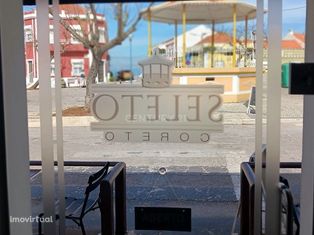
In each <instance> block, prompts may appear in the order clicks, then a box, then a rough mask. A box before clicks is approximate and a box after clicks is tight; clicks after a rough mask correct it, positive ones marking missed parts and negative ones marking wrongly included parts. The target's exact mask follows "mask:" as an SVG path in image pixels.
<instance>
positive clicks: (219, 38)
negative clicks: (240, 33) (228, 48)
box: [196, 32, 232, 45]
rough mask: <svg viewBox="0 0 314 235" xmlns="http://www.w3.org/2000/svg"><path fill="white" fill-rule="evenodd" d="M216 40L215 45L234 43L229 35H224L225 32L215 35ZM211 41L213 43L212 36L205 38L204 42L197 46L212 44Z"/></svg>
mask: <svg viewBox="0 0 314 235" xmlns="http://www.w3.org/2000/svg"><path fill="white" fill-rule="evenodd" d="M214 40H215V43H232V37H231V36H230V35H228V34H227V33H223V32H217V33H215V35H214ZM211 41H212V35H209V36H207V37H205V38H203V40H201V41H200V42H198V43H197V44H196V45H201V44H204V43H211Z"/></svg>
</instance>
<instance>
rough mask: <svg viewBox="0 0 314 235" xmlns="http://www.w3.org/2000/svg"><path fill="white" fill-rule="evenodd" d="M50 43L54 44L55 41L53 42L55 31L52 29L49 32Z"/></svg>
mask: <svg viewBox="0 0 314 235" xmlns="http://www.w3.org/2000/svg"><path fill="white" fill-rule="evenodd" d="M49 42H50V44H53V42H54V40H53V29H50V31H49Z"/></svg>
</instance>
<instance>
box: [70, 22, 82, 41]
mask: <svg viewBox="0 0 314 235" xmlns="http://www.w3.org/2000/svg"><path fill="white" fill-rule="evenodd" d="M71 27H72V28H73V29H74V30H75V31H76V33H78V34H79V35H81V36H83V32H82V28H81V26H80V25H72V26H71ZM71 43H80V41H79V40H77V39H76V38H75V37H74V36H73V35H72V34H71Z"/></svg>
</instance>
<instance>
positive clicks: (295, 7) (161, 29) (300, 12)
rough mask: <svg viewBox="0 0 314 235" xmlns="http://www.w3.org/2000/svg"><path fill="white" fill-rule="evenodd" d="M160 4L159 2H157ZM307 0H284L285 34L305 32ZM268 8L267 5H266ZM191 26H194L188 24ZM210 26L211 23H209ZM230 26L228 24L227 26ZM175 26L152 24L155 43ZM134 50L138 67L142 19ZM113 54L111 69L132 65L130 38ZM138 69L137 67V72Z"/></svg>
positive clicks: (143, 45)
mask: <svg viewBox="0 0 314 235" xmlns="http://www.w3.org/2000/svg"><path fill="white" fill-rule="evenodd" d="M242 2H248V3H252V4H255V2H256V0H242ZM156 4H158V3H156ZM146 5H147V4H141V6H140V7H145V6H146ZM305 5H306V4H305V0H298V1H295V0H283V9H284V11H283V35H285V34H286V33H287V32H289V30H293V31H295V32H301V33H303V32H304V26H305ZM265 7H266V8H267V5H266V6H265ZM130 10H131V12H137V8H136V7H135V6H130ZM105 14H106V18H107V21H108V25H109V36H110V37H111V38H112V37H113V36H114V35H115V33H116V27H115V25H116V24H115V21H114V19H113V18H112V15H111V14H110V13H109V12H107V11H105ZM188 27H189V28H191V27H193V26H188ZM209 27H210V25H209ZM226 27H227V28H228V27H230V26H228V25H226V26H225V28H226ZM218 29H219V27H218ZM178 32H179V33H180V32H181V28H180V27H178ZM173 34H174V28H173V25H167V24H160V23H153V25H152V35H153V44H157V43H158V42H161V41H164V40H167V39H169V38H171V37H173ZM132 38H133V40H132V49H133V50H132V51H133V66H134V67H137V61H138V60H140V59H143V58H145V56H146V54H147V22H146V21H141V22H140V23H139V24H138V27H137V31H136V32H135V33H133V35H132ZM110 55H111V58H112V59H111V69H112V71H113V72H116V71H117V70H118V69H121V67H124V68H129V67H130V60H129V55H130V43H129V40H125V41H124V43H123V44H122V45H120V46H116V47H115V48H113V49H112V50H110ZM137 71H138V69H136V71H134V72H137Z"/></svg>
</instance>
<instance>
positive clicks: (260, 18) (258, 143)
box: [254, 0, 264, 235]
mask: <svg viewBox="0 0 314 235" xmlns="http://www.w3.org/2000/svg"><path fill="white" fill-rule="evenodd" d="M256 5H257V14H256V119H255V156H256V158H255V176H256V183H255V200H254V211H255V213H254V234H255V235H260V234H261V214H262V206H261V202H262V190H261V188H262V183H261V182H262V144H263V143H262V141H263V41H264V32H263V29H264V0H257V1H256Z"/></svg>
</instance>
